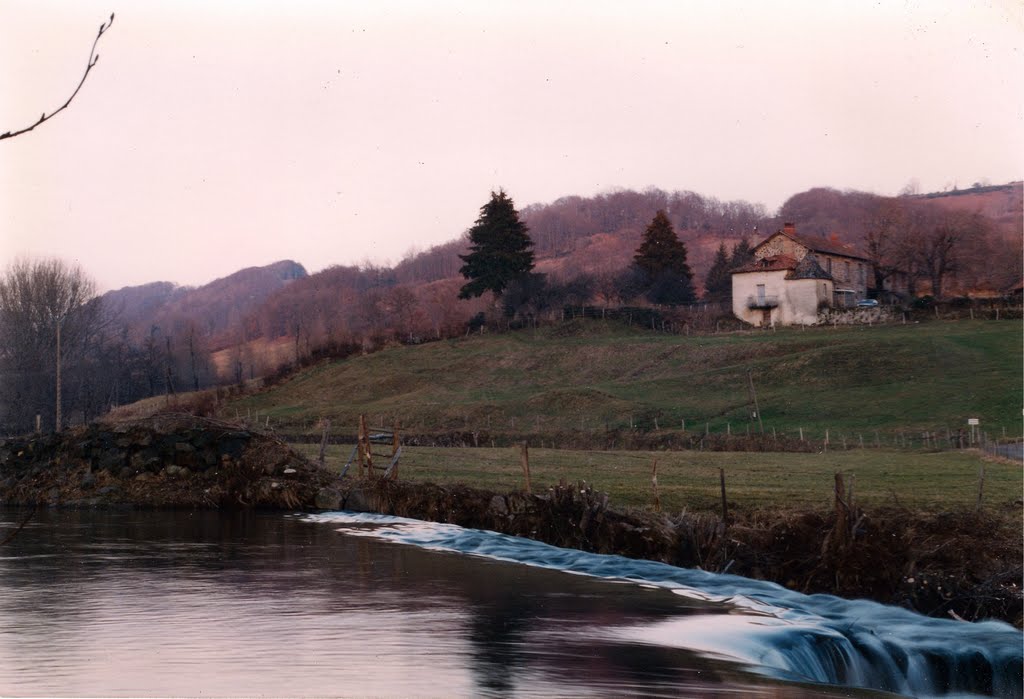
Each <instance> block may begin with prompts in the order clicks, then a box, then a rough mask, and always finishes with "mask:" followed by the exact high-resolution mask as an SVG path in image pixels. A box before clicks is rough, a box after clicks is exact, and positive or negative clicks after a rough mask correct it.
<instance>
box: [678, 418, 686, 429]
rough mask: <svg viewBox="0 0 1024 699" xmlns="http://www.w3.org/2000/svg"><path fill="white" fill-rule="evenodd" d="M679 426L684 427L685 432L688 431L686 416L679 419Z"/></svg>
mask: <svg viewBox="0 0 1024 699" xmlns="http://www.w3.org/2000/svg"><path fill="white" fill-rule="evenodd" d="M679 426H680V427H681V428H682V430H683V432H686V418H685V417H684V418H683V419H682V420H680V421H679Z"/></svg>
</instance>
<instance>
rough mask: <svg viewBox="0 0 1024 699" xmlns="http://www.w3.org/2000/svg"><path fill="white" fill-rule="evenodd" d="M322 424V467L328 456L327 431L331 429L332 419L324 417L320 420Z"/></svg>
mask: <svg viewBox="0 0 1024 699" xmlns="http://www.w3.org/2000/svg"><path fill="white" fill-rule="evenodd" d="M320 426H321V427H323V436H322V437H320V468H323V467H324V462H325V460H326V456H327V454H326V452H327V433H328V432H330V430H331V419H330V418H329V417H325V418H323V419H322V420H321V421H320Z"/></svg>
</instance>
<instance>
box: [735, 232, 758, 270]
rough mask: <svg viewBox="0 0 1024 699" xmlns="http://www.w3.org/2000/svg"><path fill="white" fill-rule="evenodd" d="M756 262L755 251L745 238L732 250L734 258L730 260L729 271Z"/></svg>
mask: <svg viewBox="0 0 1024 699" xmlns="http://www.w3.org/2000/svg"><path fill="white" fill-rule="evenodd" d="M753 261H754V249H753V248H752V247H751V246H750V241H749V240H747V239H746V238H744V239H743V240H741V241H740V242H739V243H737V244H736V245H734V246H733V248H732V257H730V258H729V269H736V268H737V267H742V266H743V265H745V264H749V263H751V262H753Z"/></svg>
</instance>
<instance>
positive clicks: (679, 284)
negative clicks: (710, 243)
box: [633, 211, 694, 306]
mask: <svg viewBox="0 0 1024 699" xmlns="http://www.w3.org/2000/svg"><path fill="white" fill-rule="evenodd" d="M633 266H634V268H635V269H636V271H637V272H638V274H639V276H640V277H641V279H642V283H643V286H644V288H645V291H646V296H647V298H648V300H650V301H651V302H652V303H657V304H665V305H669V306H675V305H679V304H685V303H693V301H694V293H693V272H691V271H690V265H688V264H687V263H686V245H685V244H684V243H683V242H682V241H681V240H679V238H678V237H677V236H676V232H675V230H673V228H672V223H671V222H670V221H669V220H668V216H666V215H665V212H664V211H658V213H657V214H655V216H654V220H653V221H651V223H650V225H649V226H647V230H646V231H644V238H643V241H642V242H641V243H640V247H638V248H637V250H636V254H635V255H634V256H633Z"/></svg>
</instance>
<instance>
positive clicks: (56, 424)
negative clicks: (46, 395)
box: [54, 318, 64, 432]
mask: <svg viewBox="0 0 1024 699" xmlns="http://www.w3.org/2000/svg"><path fill="white" fill-rule="evenodd" d="M63 322H64V319H63V318H58V319H57V415H56V420H55V422H54V432H60V424H61V422H62V419H61V414H60V403H61V400H60V384H61V381H60V326H61V325H62V324H63Z"/></svg>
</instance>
